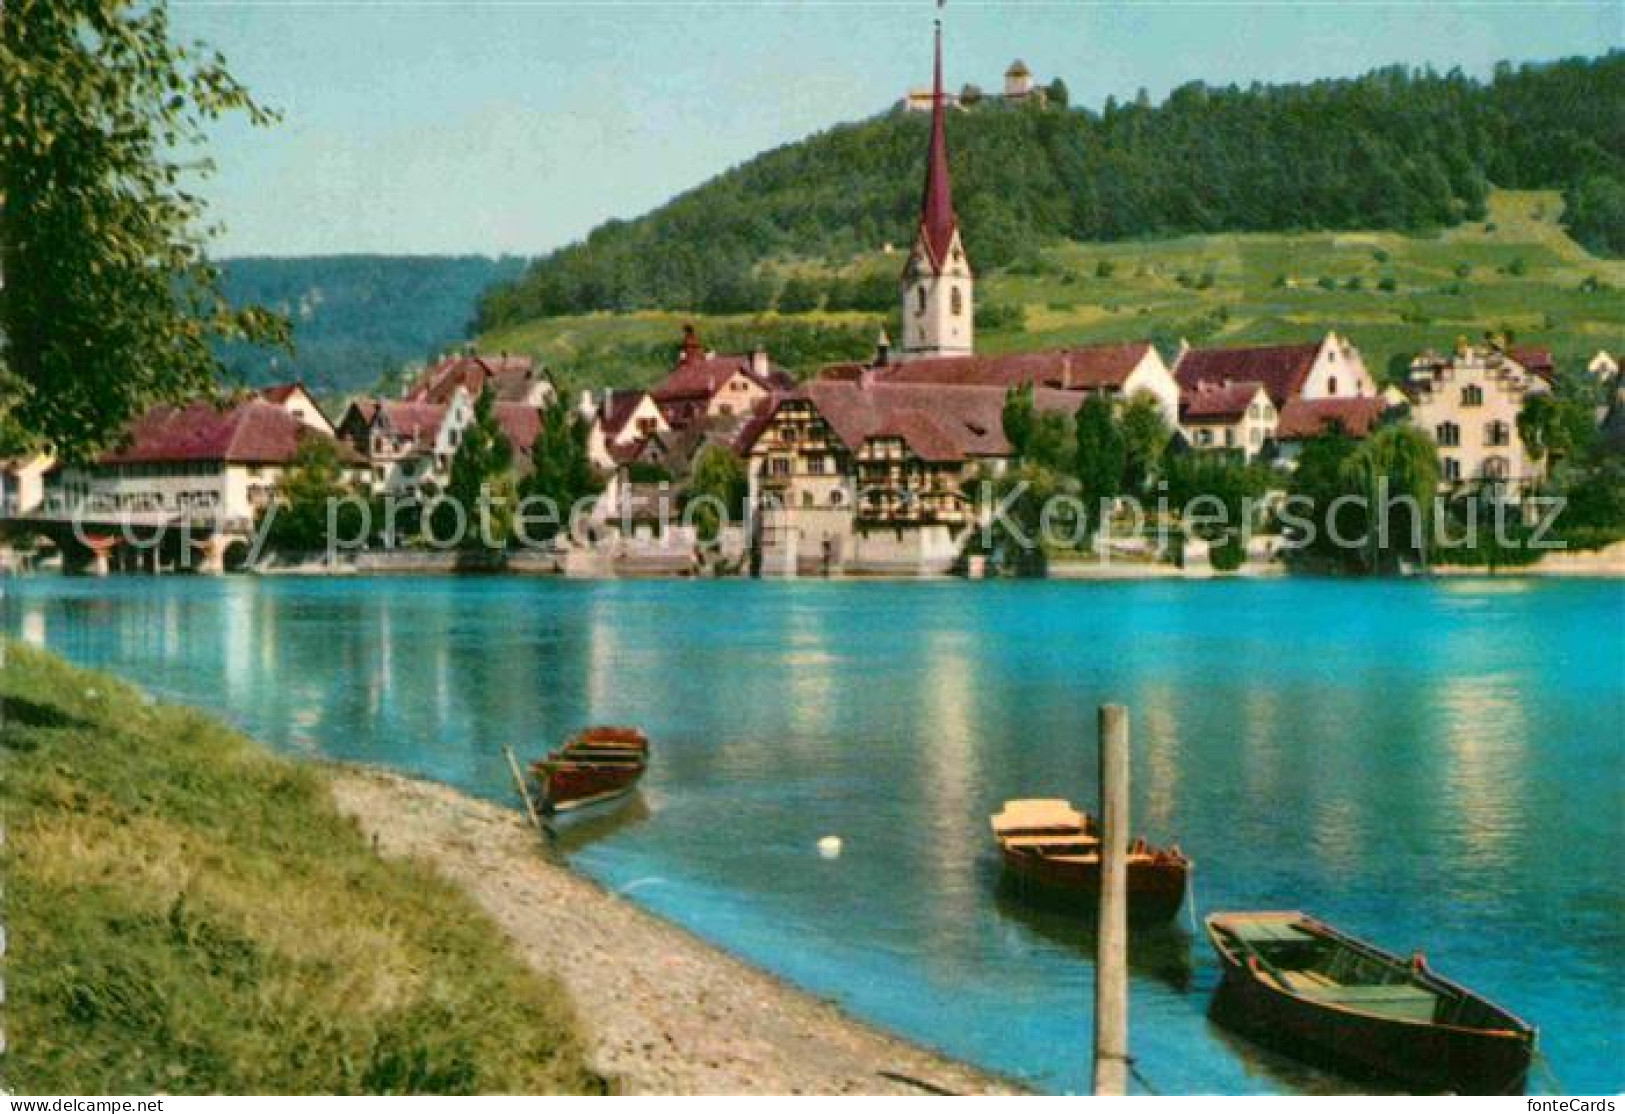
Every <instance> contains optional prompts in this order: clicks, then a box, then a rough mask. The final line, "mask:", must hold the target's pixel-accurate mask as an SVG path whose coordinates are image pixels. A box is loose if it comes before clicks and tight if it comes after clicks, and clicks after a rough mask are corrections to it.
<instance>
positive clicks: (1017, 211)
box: [480, 51, 1625, 331]
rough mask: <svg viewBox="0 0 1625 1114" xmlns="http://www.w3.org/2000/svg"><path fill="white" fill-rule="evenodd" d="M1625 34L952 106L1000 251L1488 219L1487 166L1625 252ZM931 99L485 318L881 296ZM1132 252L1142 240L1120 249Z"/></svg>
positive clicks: (508, 299) (712, 197)
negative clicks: (870, 256)
mask: <svg viewBox="0 0 1625 1114" xmlns="http://www.w3.org/2000/svg"><path fill="white" fill-rule="evenodd" d="M1622 119H1625V52H1617V51H1616V52H1614V53H1611V54H1608V55H1605V56H1603V57H1599V58H1595V59H1571V60H1567V61H1563V62H1558V63H1552V64H1542V65H1525V66H1521V67H1517V68H1514V67H1511V66H1502V67H1500V68H1498V69H1497V71H1496V73H1495V75H1494V77H1493V79H1491V80H1489V81H1478V80H1475V79H1473V78H1469V77H1466V76H1464V75H1463V74H1461V73H1460V72H1459V71H1452V72H1450V73H1447V74H1443V75H1441V74H1437V73H1434V72H1432V71H1426V70H1424V71H1410V70H1406V69H1404V68H1403V67H1390V68H1387V69H1382V70H1377V71H1373V72H1372V73H1369V74H1367V75H1365V76H1363V77H1359V78H1353V79H1339V80H1326V81H1316V82H1312V83H1308V84H1303V85H1280V86H1263V85H1256V84H1255V85H1253V86H1250V87H1247V88H1239V87H1235V86H1230V87H1223V88H1220V87H1212V86H1208V85H1204V84H1201V83H1193V84H1190V85H1186V86H1183V87H1181V88H1179V89H1176V90H1174V91H1173V92H1172V93H1171V94H1170V95H1169V96H1168V97H1167V99H1166V100H1165V101H1164V102H1163V103H1162V104H1160V105H1155V106H1153V105H1152V104H1151V103H1150V101H1149V100H1148V99H1146V98H1145V97H1144V96H1143V94H1142V96H1141V97H1140V98H1137V99H1136V100H1134V101H1132V102H1130V103H1127V104H1117V103H1116V102H1114V101H1108V102H1107V103H1106V105H1105V106H1104V107H1103V108H1102V109H1101V110H1100V111H1098V112H1096V111H1092V110H1088V109H1077V108H1065V107H1058V106H1051V107H1049V108H1039V107H1036V106H1031V105H1025V106H1021V107H1013V106H1008V105H1004V104H1002V103H995V102H990V101H983V102H981V103H979V104H977V105H975V106H973V107H971V108H970V109H968V110H967V111H963V112H955V113H953V114H952V117H951V120H950V122H949V147H950V151H951V163H952V169H953V176H954V189H955V198H956V201H957V204H958V209H959V213H960V216H961V217H962V218H963V220H964V223H965V225H966V226H967V228H968V229H969V230H970V232H969V235H970V248H971V253H972V256H973V258H974V259H975V261H976V263H977V265H978V266H979V267H980V268H981V269H982V270H983V271H989V270H993V269H997V268H1001V267H1006V266H1015V267H1018V268H1028V269H1031V268H1034V267H1039V266H1042V265H1043V262H1044V258H1045V257H1046V253H1045V252H1044V250H1043V249H1044V247H1045V245H1051V244H1056V243H1060V242H1063V241H1066V240H1074V241H1083V242H1133V241H1138V240H1143V239H1153V238H1167V237H1171V236H1185V235H1199V236H1211V235H1214V234H1218V233H1228V232H1250V233H1256V232H1275V233H1280V234H1285V235H1292V234H1296V233H1300V232H1305V231H1314V230H1339V229H1360V228H1366V229H1379V230H1384V231H1392V232H1427V231H1429V230H1438V229H1443V228H1452V227H1456V226H1458V225H1461V224H1462V223H1464V222H1466V223H1473V222H1482V221H1483V220H1484V217H1485V204H1486V200H1487V197H1488V193H1489V190H1490V188H1491V187H1492V186H1498V187H1502V188H1509V189H1521V190H1528V189H1548V190H1560V191H1563V192H1564V193H1565V194H1566V196H1567V197H1568V199H1569V201H1570V205H1569V211H1570V215H1571V220H1570V224H1569V231H1570V232H1571V234H1573V235H1574V236H1575V238H1576V239H1577V240H1579V241H1580V242H1582V243H1585V244H1586V245H1588V246H1589V247H1591V248H1592V249H1593V250H1597V251H1606V252H1610V253H1613V254H1621V253H1625V129H1622V128H1621V127H1620V126H1619V121H1620V120H1622ZM927 127H928V120H927V119H926V117H925V116H924V115H923V114H920V113H903V112H892V113H889V114H886V115H882V116H878V117H875V118H873V119H869V120H865V121H860V122H857V123H852V124H846V125H842V126H840V127H836V128H832V129H830V130H828V131H825V132H822V133H820V134H817V135H814V136H811V137H808V138H807V139H804V140H801V141H799V142H796V143H792V144H788V145H786V146H783V147H780V148H778V149H776V150H773V151H768V152H766V153H764V154H762V155H759V156H757V157H755V158H753V159H751V160H749V161H748V162H746V163H744V164H743V165H741V166H738V167H736V168H734V169H732V170H729V171H727V172H725V173H723V174H720V175H719V176H717V177H716V178H714V179H712V180H711V181H709V182H706V183H704V184H703V185H701V186H699V187H697V188H695V189H693V190H690V191H689V192H687V193H685V194H682V195H680V196H678V197H676V198H674V199H672V200H671V201H669V202H667V203H666V204H665V205H662V206H661V207H659V208H658V209H656V210H654V211H653V212H651V213H648V214H645V215H644V216H641V217H638V218H636V219H634V220H624V221H622V220H616V221H609V222H607V223H605V224H603V225H601V226H599V227H598V228H596V229H594V230H593V232H592V233H591V234H590V235H589V236H588V237H587V238H586V239H585V240H584V241H582V242H581V243H578V244H573V245H570V246H568V247H565V248H562V249H560V250H558V251H556V252H554V253H552V254H551V255H549V256H547V257H545V258H543V259H540V260H537V261H536V262H535V263H534V264H532V265H531V267H530V268H529V270H528V271H527V272H526V273H525V275H524V276H523V277H522V278H521V279H519V280H517V281H515V282H512V283H507V284H503V285H500V286H498V287H496V288H494V289H493V290H491V291H490V292H488V293H487V295H486V296H485V297H484V298H483V299H482V300H481V305H480V324H481V326H482V328H483V329H485V330H487V331H490V330H494V329H500V328H508V327H512V326H516V325H519V324H521V323H523V322H526V321H531V320H534V319H537V318H542V317H563V316H569V315H574V314H581V313H589V312H612V313H626V312H631V311H638V310H683V311H689V312H704V313H709V314H736V313H751V312H760V311H764V310H774V309H776V310H781V311H783V310H787V309H801V308H805V307H808V306H819V305H821V306H823V307H824V308H827V309H828V308H839V309H851V308H856V309H870V310H874V309H881V308H883V305H884V296H885V293H886V292H885V291H884V290H883V289H882V290H881V291H880V294H881V295H882V298H881V299H880V300H878V301H877V300H876V299H875V298H873V297H872V296H871V295H872V294H873V293H874V291H873V290H872V289H871V288H865V287H863V286H862V285H861V284H858V283H856V282H855V281H854V276H853V275H851V274H847V275H845V276H843V277H841V278H839V279H838V280H835V281H825V282H822V283H819V284H808V283H806V282H801V283H799V284H797V283H795V282H793V281H792V280H793V278H794V276H795V272H796V261H798V260H821V261H825V262H827V263H830V264H836V265H839V264H847V263H849V262H850V261H852V260H854V259H856V258H860V257H862V256H864V255H865V254H866V253H870V252H874V251H877V250H880V249H882V248H883V247H884V245H886V244H894V245H897V244H903V245H906V243H907V242H908V240H909V239H910V238H911V237H912V233H913V226H914V221H915V220H916V218H917V212H918V204H919V183H920V180H921V173H922V167H923V161H924V156H925V147H926V142H925V141H926V131H927ZM1125 250H1132V249H1125Z"/></svg>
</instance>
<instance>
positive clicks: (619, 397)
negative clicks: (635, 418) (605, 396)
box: [600, 387, 649, 437]
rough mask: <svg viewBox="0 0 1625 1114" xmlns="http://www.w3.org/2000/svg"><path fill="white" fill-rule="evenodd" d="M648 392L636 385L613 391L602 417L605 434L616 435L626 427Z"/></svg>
mask: <svg viewBox="0 0 1625 1114" xmlns="http://www.w3.org/2000/svg"><path fill="white" fill-rule="evenodd" d="M648 393H649V392H647V391H643V390H639V389H638V388H636V387H632V388H628V389H624V390H618V391H611V392H610V393H609V401H608V404H607V405H606V406H605V407H604V411H603V414H602V416H601V417H600V421H601V422H602V424H603V427H604V433H605V435H606V436H609V437H614V436H615V435H616V434H617V433H619V432H621V430H623V429H625V428H626V423H627V422H629V421H631V420H632V415H633V414H634V413H635V412H636V411H637V408H638V403H640V402H642V401H643V397H644V395H646V394H648Z"/></svg>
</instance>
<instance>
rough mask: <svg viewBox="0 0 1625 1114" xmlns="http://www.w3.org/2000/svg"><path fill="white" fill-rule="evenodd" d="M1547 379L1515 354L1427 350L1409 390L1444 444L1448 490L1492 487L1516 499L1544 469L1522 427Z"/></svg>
mask: <svg viewBox="0 0 1625 1114" xmlns="http://www.w3.org/2000/svg"><path fill="white" fill-rule="evenodd" d="M1550 389H1551V388H1550V386H1549V385H1548V384H1547V382H1546V380H1545V379H1544V378H1542V377H1541V376H1539V375H1536V374H1534V373H1533V372H1531V371H1529V370H1528V369H1527V368H1526V367H1524V366H1523V365H1522V364H1521V363H1519V362H1518V361H1517V360H1515V359H1514V358H1513V357H1512V356H1511V355H1510V354H1508V353H1506V352H1503V351H1501V350H1499V349H1495V348H1475V347H1471V346H1468V345H1461V346H1460V347H1459V348H1458V349H1457V350H1456V352H1455V353H1453V354H1452V355H1450V356H1440V355H1437V354H1434V353H1424V354H1423V355H1421V356H1418V357H1417V358H1416V360H1414V361H1413V362H1412V363H1411V371H1410V376H1409V378H1408V379H1407V381H1406V393H1407V394H1408V395H1409V396H1410V400H1411V421H1412V422H1413V423H1414V424H1415V425H1416V426H1417V427H1418V428H1419V429H1421V430H1422V431H1423V432H1424V433H1426V434H1428V435H1429V436H1430V437H1432V438H1433V440H1434V443H1435V444H1436V445H1438V447H1439V480H1440V484H1441V486H1442V487H1443V488H1445V489H1446V490H1463V489H1478V490H1489V491H1492V492H1493V493H1495V494H1498V495H1504V496H1505V497H1507V498H1517V497H1519V496H1520V495H1522V494H1523V493H1524V492H1525V491H1527V489H1528V488H1529V486H1530V485H1531V484H1533V483H1536V482H1538V481H1539V480H1540V479H1541V478H1542V477H1543V476H1544V475H1545V467H1544V464H1543V462H1541V461H1538V460H1536V459H1534V458H1533V457H1532V456H1531V455H1530V453H1529V451H1528V447H1527V446H1525V445H1524V443H1523V438H1522V437H1521V436H1520V435H1519V433H1518V415H1519V414H1520V413H1521V412H1522V411H1523V405H1524V402H1525V401H1526V400H1527V399H1528V398H1529V396H1531V395H1533V394H1538V393H1543V392H1546V391H1549V390H1550Z"/></svg>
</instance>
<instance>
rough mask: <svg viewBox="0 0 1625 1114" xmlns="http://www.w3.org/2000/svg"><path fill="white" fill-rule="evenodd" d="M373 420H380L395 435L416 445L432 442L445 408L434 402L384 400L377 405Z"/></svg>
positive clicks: (437, 431) (442, 419) (444, 416)
mask: <svg viewBox="0 0 1625 1114" xmlns="http://www.w3.org/2000/svg"><path fill="white" fill-rule="evenodd" d="M374 420H375V421H376V420H382V421H383V422H384V423H385V424H386V425H388V426H389V428H390V429H391V430H392V431H394V432H395V433H398V434H401V435H403V436H407V437H410V438H412V440H413V441H415V442H417V443H418V444H420V445H421V444H426V443H428V442H432V441H433V440H434V438H435V435H436V434H437V433H439V432H440V426H441V423H443V422H444V421H445V420H446V408H445V407H444V406H442V405H440V404H439V403H434V402H401V401H398V400H395V399H384V400H383V401H381V402H379V403H378V410H377V413H376V415H375V418H374Z"/></svg>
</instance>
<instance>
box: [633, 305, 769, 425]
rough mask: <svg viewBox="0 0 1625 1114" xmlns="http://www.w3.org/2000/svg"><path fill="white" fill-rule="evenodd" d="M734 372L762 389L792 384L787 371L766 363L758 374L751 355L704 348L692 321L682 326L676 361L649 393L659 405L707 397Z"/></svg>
mask: <svg viewBox="0 0 1625 1114" xmlns="http://www.w3.org/2000/svg"><path fill="white" fill-rule="evenodd" d="M735 375H744V376H745V377H746V378H748V379H750V380H751V381H752V382H753V383H755V384H756V385H757V386H759V387H761V388H762V389H763V390H764V391H776V390H788V389H790V388H791V387H793V386H795V379H794V378H793V377H792V376H791V375H790V373H789V372H787V371H785V370H784V369H783V368H781V367H778V366H777V365H775V364H772V363H769V364H768V369H767V373H766V374H765V375H764V374H758V373H757V372H756V371H755V370H754V368H753V367H752V360H751V357H750V356H748V355H744V356H719V355H717V354H716V353H714V352H707V351H705V348H704V346H703V345H702V344H701V343H700V339H699V336H698V334H696V333H695V331H694V327H693V326H692V325H685V326H684V327H683V350H682V354H681V355H680V356H678V358H677V365H676V366H675V367H673V368H672V369H671V373H670V374H669V375H667V376H666V378H665V379H663V380H661V381H660V382H659V383H658V384H657V385H656V386H655V387H654V388H653V389H652V390H651V391H650V392H649V393H650V394H652V395H653V396H654V398H655V401H656V402H658V403H660V404H661V405H662V406H665V405H668V404H670V403H673V402H684V401H698V400H701V399H707V400H708V399H710V398H711V396H712V395H714V394H716V393H717V392H718V391H719V390H721V389H722V387H723V386H724V385H725V384H726V383H727V382H728V380H730V379H732V378H733V377H734V376H735Z"/></svg>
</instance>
